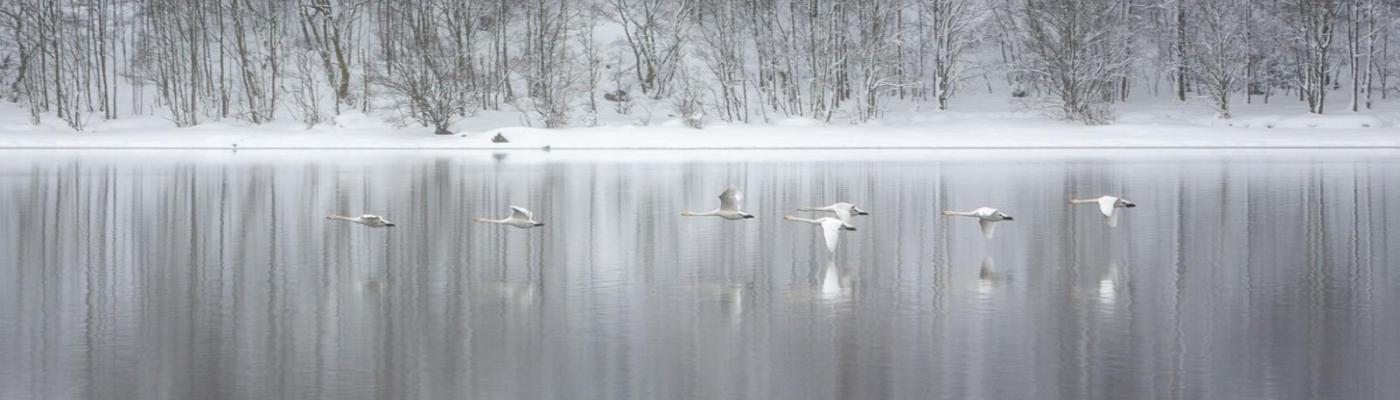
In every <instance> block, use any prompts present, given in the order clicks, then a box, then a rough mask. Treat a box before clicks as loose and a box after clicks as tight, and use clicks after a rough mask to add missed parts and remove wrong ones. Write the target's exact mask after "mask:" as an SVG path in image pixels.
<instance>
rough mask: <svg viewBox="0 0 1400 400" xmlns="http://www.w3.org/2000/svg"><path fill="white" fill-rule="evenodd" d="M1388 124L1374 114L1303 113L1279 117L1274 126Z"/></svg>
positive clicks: (1315, 126)
mask: <svg viewBox="0 0 1400 400" xmlns="http://www.w3.org/2000/svg"><path fill="white" fill-rule="evenodd" d="M1387 125H1389V124H1388V123H1386V121H1385V120H1383V119H1381V118H1379V117H1376V116H1374V115H1344V114H1342V115H1317V114H1304V115H1299V116H1293V117H1287V118H1283V119H1280V120H1279V121H1278V122H1277V123H1276V124H1275V126H1276V127H1279V128H1293V129H1358V128H1381V127H1385V126H1387Z"/></svg>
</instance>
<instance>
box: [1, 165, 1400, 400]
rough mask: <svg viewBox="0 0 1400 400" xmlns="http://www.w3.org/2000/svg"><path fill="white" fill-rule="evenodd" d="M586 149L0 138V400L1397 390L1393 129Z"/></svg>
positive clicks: (1398, 283) (1398, 217)
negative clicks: (839, 216)
mask: <svg viewBox="0 0 1400 400" xmlns="http://www.w3.org/2000/svg"><path fill="white" fill-rule="evenodd" d="M608 154H609V153H597V154H594V153H588V152H560V151H556V152H554V153H552V154H546V153H543V152H528V153H511V154H497V155H491V154H484V153H473V152H462V153H457V154H453V153H436V152H422V153H415V152H397V153H395V152H391V153H390V154H381V153H374V152H270V151H262V152H259V151H244V152H239V153H232V152H217V151H209V152H200V151H189V152H178V151H177V152H166V153H159V152H139V151H127V152H123V151H108V152H44V151H25V152H8V153H0V227H3V228H0V338H3V340H0V398H3V399H67V398H91V399H195V398H198V399H274V398H296V399H370V398H377V399H428V398H432V399H445V398H454V399H456V398H483V399H486V398H489V399H497V398H520V399H555V398H557V399H681V398H726V399H731V398H750V399H766V398H786V399H885V398H889V399H927V398H947V399H963V398H986V399H1029V398H1040V399H1048V398H1063V399H1082V398H1098V399H1139V398H1182V399H1204V398H1279V399H1309V398H1317V399H1340V398H1361V399H1394V398H1400V379H1396V371H1397V370H1400V271H1397V270H1396V268H1397V266H1400V235H1397V237H1389V236H1388V235H1387V234H1386V233H1387V228H1388V227H1400V211H1396V212H1390V211H1391V209H1394V208H1397V207H1400V152H1394V151H1359V152H1352V151H1335V150H1330V151H1311V152H1309V151H1288V152H1279V151H1236V152H1214V153H1209V152H1204V153H1203V152H1191V151H1179V152H1173V151H1164V150H1143V151H1127V152H1118V153H1107V152H1092V151H1044V152H1039V151H1003V152H989V151H947V152H937V151H908V152H898V151H896V152H856V153H832V152H779V153H769V152H730V153H728V154H719V155H716V154H710V155H708V156H707V155H705V154H699V153H695V152H644V153H643V154H638V155H636V157H635V158H638V159H637V160H630V161H626V162H624V161H620V160H624V159H630V158H634V157H633V155H628V154H623V153H611V154H612V155H608ZM726 186H735V187H738V188H741V189H743V190H744V191H745V192H746V193H747V203H746V206H747V207H746V208H747V209H748V210H747V211H749V212H751V213H754V214H757V215H758V218H757V219H751V220H746V221H723V220H720V219H715V218H689V219H685V218H681V217H680V216H679V213H680V211H681V210H683V209H687V208H689V209H692V210H708V209H710V208H713V207H715V205H717V203H718V200H717V199H716V196H717V195H718V194H719V192H720V191H722V190H723V189H724V188H725V187H726ZM1105 193H1122V194H1124V195H1125V196H1126V197H1128V198H1130V199H1132V200H1134V201H1136V202H1137V204H1138V207H1137V208H1135V209H1131V210H1127V211H1126V213H1125V214H1124V215H1123V217H1122V221H1121V223H1120V224H1119V226H1118V228H1116V229H1111V228H1109V227H1107V226H1105V224H1104V223H1103V220H1102V217H1101V216H1100V215H1099V214H1097V212H1096V209H1095V208H1094V207H1092V206H1079V207H1071V206H1069V205H1068V204H1066V201H1067V200H1068V199H1070V198H1071V197H1074V196H1097V195H1099V194H1105ZM838 200H844V201H849V202H852V203H856V204H858V205H860V206H861V207H862V208H864V209H866V210H868V211H870V212H871V213H872V215H871V216H868V217H859V218H858V219H856V221H855V223H856V225H857V226H858V227H859V230H858V231H856V232H849V233H848V234H846V235H845V236H844V237H843V238H842V243H841V244H840V247H839V248H838V250H837V252H836V254H835V256H829V255H827V254H826V249H825V246H824V245H823V244H822V243H821V239H820V237H819V236H818V234H817V233H816V229H814V227H813V226H811V225H807V224H801V223H794V222H787V221H783V220H782V219H781V217H782V216H783V215H784V214H796V213H795V212H794V211H792V210H793V209H795V208H797V207H799V206H814V205H825V204H829V203H832V202H835V201H838ZM511 204H516V205H520V206H525V207H527V208H530V209H532V210H533V211H534V212H535V214H536V216H537V217H538V218H539V219H541V220H542V221H543V222H545V223H546V224H547V225H546V226H545V227H543V228H541V229H535V230H529V231H524V230H517V229H513V228H503V227H498V226H489V225H479V224H471V223H468V222H467V221H469V220H470V219H471V218H473V217H478V216H489V217H500V216H504V215H505V214H506V213H507V207H508V205H511ZM983 205H987V206H993V207H997V208H1000V209H1002V210H1003V211H1006V212H1007V213H1010V214H1011V215H1013V216H1015V217H1016V220H1015V221H1014V222H1007V223H1003V224H1001V225H1000V227H999V228H998V229H997V236H996V238H995V239H992V240H985V239H983V238H982V236H981V234H980V232H979V230H978V228H977V223H976V222H975V221H974V220H971V219H967V218H946V217H942V216H940V215H939V211H940V210H941V209H943V208H954V209H971V208H976V207H979V206H983ZM329 213H345V214H353V215H358V214H361V213H380V214H384V215H385V216H386V217H388V218H389V219H391V220H393V221H394V222H396V223H398V227H396V228H390V229H371V228H368V227H364V226H360V225H354V224H347V223H335V222H332V221H327V220H325V219H324V217H325V216H326V215H327V214H329ZM799 215H800V214H799Z"/></svg>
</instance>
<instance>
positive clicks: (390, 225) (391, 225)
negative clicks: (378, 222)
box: [384, 224, 397, 227]
mask: <svg viewBox="0 0 1400 400" xmlns="http://www.w3.org/2000/svg"><path fill="white" fill-rule="evenodd" d="M384 226H389V227H393V226H397V225H394V224H384Z"/></svg>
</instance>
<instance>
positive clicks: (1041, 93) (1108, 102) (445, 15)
mask: <svg viewBox="0 0 1400 400" xmlns="http://www.w3.org/2000/svg"><path fill="white" fill-rule="evenodd" d="M1397 7H1400V6H1398V5H1397V2H1396V1H1395V0H577V1H576V0H225V1H212V0H6V1H4V2H0V96H4V97H5V98H6V99H7V100H9V101H14V102H19V103H21V104H23V105H24V106H25V107H26V108H27V109H28V110H29V111H30V115H31V120H33V121H34V122H35V123H38V122H39V119H40V118H43V117H45V116H47V115H56V116H57V117H58V118H60V119H62V120H63V121H65V122H66V123H67V124H68V125H69V126H71V127H72V128H73V129H78V130H81V129H83V128H84V127H85V126H86V125H88V124H89V123H91V122H92V121H93V120H94V119H96V118H101V119H114V118H120V117H122V116H125V115H146V114H156V115H162V116H164V117H166V118H168V119H170V120H171V121H174V123H175V124H177V125H179V126H190V125H195V124H198V123H202V122H206V121H211V120H219V119H230V118H232V119H239V120H244V121H248V122H251V123H265V122H268V121H272V120H274V119H276V118H295V119H297V120H299V121H301V122H303V123H306V124H308V125H314V124H317V123H321V122H323V121H326V120H327V119H328V118H330V117H332V116H334V115H337V114H339V113H342V112H345V111H347V110H359V111H383V110H396V111H398V114H397V115H401V116H403V117H404V118H405V119H407V120H409V121H414V122H419V123H422V124H425V125H427V126H432V127H435V128H437V129H438V131H439V133H448V127H449V126H450V125H451V124H452V123H453V122H454V121H456V120H458V119H461V118H464V117H467V116H470V115H472V113H474V112H476V111H478V110H488V109H489V110H511V111H517V112H519V113H521V115H522V116H523V118H524V119H525V120H526V121H527V122H528V123H531V124H539V125H542V126H547V127H559V126H566V125H571V124H592V123H595V122H596V117H597V115H598V113H599V112H600V110H608V112H616V113H622V114H627V113H631V112H633V110H632V107H633V104H634V103H637V102H642V101H645V102H649V103H660V104H665V105H667V106H668V107H670V109H671V111H672V112H674V113H675V114H676V115H678V116H679V117H681V118H683V119H684V120H685V121H686V122H687V123H689V124H690V125H692V126H695V127H699V126H701V125H703V124H704V122H705V121H706V120H707V119H719V120H724V121H731V122H750V121H767V120H772V119H775V118H783V117H788V116H805V117H809V118H815V119H818V120H831V119H832V118H833V115H838V116H839V117H840V118H845V119H851V120H856V121H864V120H869V119H874V118H879V117H880V115H881V114H882V112H883V110H884V109H885V108H886V106H887V105H888V103H889V102H890V101H891V100H892V99H899V100H902V101H911V102H922V103H926V104H928V105H929V106H930V108H938V109H946V108H950V107H955V106H956V104H955V103H956V97H955V96H956V95H957V94H958V93H959V92H960V91H967V90H989V91H991V90H1005V91H1008V92H1009V93H1008V96H1010V97H1015V98H1019V99H1021V101H1024V103H1025V104H1026V105H1027V106H1029V107H1033V108H1037V109H1042V110H1045V111H1046V112H1048V113H1051V114H1052V115H1055V116H1058V117H1061V118H1065V119H1070V120H1077V121H1083V122H1086V123H1103V122H1107V121H1110V120H1111V119H1112V115H1113V113H1112V106H1113V104H1114V103H1115V102H1120V101H1123V100H1125V99H1127V98H1128V97H1129V95H1130V93H1132V92H1133V91H1141V92H1143V95H1150V96H1163V97H1166V96H1171V97H1174V98H1176V99H1177V100H1180V101H1186V100H1187V99H1190V98H1197V99H1204V101H1208V102H1209V103H1210V104H1212V105H1213V106H1214V107H1215V108H1216V110H1217V111H1218V113H1219V114H1220V116H1221V117H1228V116H1229V113H1230V101H1231V98H1232V97H1236V98H1238V97H1241V95H1243V97H1244V99H1245V100H1246V101H1256V99H1255V98H1256V97H1259V98H1260V99H1259V100H1263V101H1268V100H1269V98H1270V97H1271V96H1275V95H1283V97H1286V98H1289V99H1296V100H1298V101H1300V102H1302V103H1303V104H1306V106H1307V108H1308V109H1309V110H1310V111H1311V112H1314V113H1322V112H1323V111H1324V104H1325V102H1324V100H1325V99H1326V97H1327V96H1328V95H1329V93H1332V92H1338V93H1343V94H1342V95H1344V96H1347V97H1349V99H1350V103H1349V105H1348V108H1350V109H1352V110H1357V109H1363V108H1367V107H1370V106H1371V104H1372V102H1373V100H1375V99H1376V98H1377V97H1384V96H1385V95H1386V94H1387V91H1386V90H1385V89H1387V88H1390V86H1391V85H1392V83H1390V82H1389V81H1390V80H1389V79H1388V78H1389V76H1390V75H1392V74H1393V72H1392V71H1393V70H1394V69H1395V68H1394V66H1395V64H1396V61H1397V59H1400V52H1392V51H1390V48H1391V46H1390V40H1389V39H1390V37H1391V36H1392V34H1393V33H1396V31H1397V29H1400V26H1397V23H1396V21H1397V20H1400V13H1397ZM970 77H978V78H982V81H983V82H987V84H986V88H977V87H972V86H970V85H967V83H968V82H969V78H970ZM993 83H995V85H993ZM978 86H981V85H978ZM1342 88H1346V89H1347V90H1345V91H1343V90H1342Z"/></svg>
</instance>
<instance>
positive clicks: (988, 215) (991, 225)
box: [943, 207, 1015, 239]
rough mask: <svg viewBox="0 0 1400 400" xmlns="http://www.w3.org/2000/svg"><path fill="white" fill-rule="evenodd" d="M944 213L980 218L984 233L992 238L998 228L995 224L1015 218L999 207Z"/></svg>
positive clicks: (946, 212) (944, 212) (947, 211)
mask: <svg viewBox="0 0 1400 400" xmlns="http://www.w3.org/2000/svg"><path fill="white" fill-rule="evenodd" d="M943 215H954V216H962V217H973V218H977V219H978V220H979V221H977V222H978V223H981V224H982V235H983V236H986V237H987V239H991V238H992V233H993V231H995V230H996V225H995V224H996V223H997V222H1001V221H1013V220H1015V219H1014V218H1011V216H1010V215H1006V213H1004V212H1001V211H998V210H997V209H995V208H991V207H982V208H978V209H976V210H972V211H966V212H963V211H951V210H943Z"/></svg>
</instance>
